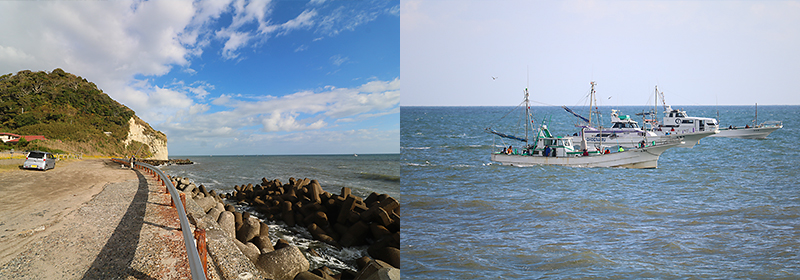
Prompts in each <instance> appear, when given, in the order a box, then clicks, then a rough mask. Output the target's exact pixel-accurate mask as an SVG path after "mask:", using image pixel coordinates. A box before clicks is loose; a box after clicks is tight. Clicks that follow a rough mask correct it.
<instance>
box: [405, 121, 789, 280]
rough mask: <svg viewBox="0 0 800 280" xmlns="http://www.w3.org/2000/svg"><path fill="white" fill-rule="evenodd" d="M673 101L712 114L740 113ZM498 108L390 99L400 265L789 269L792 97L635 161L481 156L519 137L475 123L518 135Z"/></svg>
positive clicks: (517, 275)
mask: <svg viewBox="0 0 800 280" xmlns="http://www.w3.org/2000/svg"><path fill="white" fill-rule="evenodd" d="M674 107H675V108H681V106H674ZM682 108H683V109H685V110H686V111H687V113H688V114H689V115H690V116H698V117H714V118H716V117H717V114H719V119H720V121H721V123H722V125H723V126H726V127H727V126H728V125H738V126H744V125H745V124H749V123H750V121H751V120H752V119H753V115H754V108H753V106H683V107H682ZM512 109H513V107H401V115H400V116H401V121H400V122H401V128H402V129H401V142H400V145H401V156H400V165H401V166H400V169H401V176H402V180H401V188H402V195H403V196H402V198H403V224H402V231H403V241H402V244H401V251H402V264H401V266H402V269H403V279H538V278H555V279H561V278H570V279H573V278H577V279H584V278H601V279H606V278H614V279H640V278H653V279H675V278H679V279H685V278H722V279H730V278H748V279H798V278H800V256H798V252H800V183H798V181H799V180H798V175H800V171H798V167H800V148H798V145H797V139H798V138H800V130H799V129H798V126H799V125H800V106H759V107H758V119H759V122H762V121H766V120H781V121H783V124H784V128H783V129H780V130H778V131H776V132H774V133H772V134H771V135H770V136H769V138H768V139H766V140H747V139H731V138H704V139H702V140H701V141H700V143H699V144H698V145H696V146H695V147H694V148H693V149H684V148H673V149H670V150H667V151H666V152H665V153H664V154H662V156H661V158H660V160H659V162H658V168H657V169H647V170H641V169H618V168H575V167H559V166H533V167H511V166H501V165H497V164H492V163H491V162H490V156H489V155H490V153H491V152H492V151H496V150H499V147H502V146H508V145H515V146H516V145H519V143H520V142H508V140H506V142H502V141H501V140H500V139H499V138H496V137H494V136H492V135H491V134H488V133H486V132H484V129H485V128H486V127H487V126H490V125H491V126H492V127H493V128H495V129H496V130H498V131H506V132H512V133H514V134H517V135H524V131H516V132H515V131H513V130H511V128H512V127H514V126H516V125H517V124H519V123H520V121H519V120H518V119H519V118H518V117H517V116H516V115H514V114H513V113H512V114H510V115H508V116H506V115H507V113H508V112H509V111H511V110H512ZM572 109H575V110H576V111H577V112H579V113H581V112H585V111H588V109H585V108H572ZM615 109H621V111H622V114H629V115H631V116H632V117H634V120H638V119H640V117H635V116H633V114H635V113H637V112H641V111H642V110H646V109H649V107H633V106H631V107H621V108H615ZM660 109H661V108H659V110H660ZM533 110H534V119H535V120H536V123H540V122H541V121H542V119H547V120H548V125H549V128H550V130H551V132H553V133H554V134H556V135H568V134H569V135H571V134H572V133H574V132H577V131H578V130H577V129H576V128H575V126H574V125H575V120H576V119H575V118H574V117H573V116H572V115H570V114H568V113H566V112H565V111H563V110H562V109H561V108H558V107H533ZM610 110H611V108H609V107H600V111H601V112H602V113H603V114H605V115H604V119H605V123H606V124H609V117H608V116H609V115H610ZM504 116H506V117H505V118H504ZM639 122H640V123H641V121H639Z"/></svg>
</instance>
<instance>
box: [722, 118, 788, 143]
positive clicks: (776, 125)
mask: <svg viewBox="0 0 800 280" xmlns="http://www.w3.org/2000/svg"><path fill="white" fill-rule="evenodd" d="M781 128H783V123H782V122H781V121H767V122H763V123H761V124H759V125H756V126H749V125H747V126H745V127H734V126H731V127H728V128H720V129H719V133H718V134H715V135H711V136H709V137H728V138H744V139H767V136H769V134H770V133H773V132H775V131H776V130H778V129H781Z"/></svg>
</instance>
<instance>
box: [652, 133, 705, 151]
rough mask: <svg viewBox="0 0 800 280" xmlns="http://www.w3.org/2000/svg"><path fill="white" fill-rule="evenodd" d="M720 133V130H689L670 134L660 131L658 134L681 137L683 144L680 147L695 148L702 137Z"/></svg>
mask: <svg viewBox="0 0 800 280" xmlns="http://www.w3.org/2000/svg"><path fill="white" fill-rule="evenodd" d="M717 133H719V130H713V131H700V132H687V133H674V132H671V133H670V135H666V133H665V132H662V131H658V132H656V134H658V135H659V136H667V137H676V138H681V139H682V140H683V144H680V145H678V147H680V148H690V149H691V148H694V145H697V143H699V142H700V139H703V138H706V137H709V136H711V135H715V134H717Z"/></svg>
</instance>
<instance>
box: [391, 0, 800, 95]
mask: <svg viewBox="0 0 800 280" xmlns="http://www.w3.org/2000/svg"><path fill="white" fill-rule="evenodd" d="M798 15H800V1H591V0H587V1H570V0H568V1H524V0H515V1H511V0H504V1H482V0H477V1H475V0H473V1H453V0H441V1H419V0H403V1H401V15H400V17H401V19H402V20H401V26H400V33H401V35H400V36H401V38H402V42H401V49H400V55H401V65H402V67H401V75H402V76H403V79H404V83H405V85H404V90H403V99H402V103H401V104H402V105H403V106H415V105H429V106H430V105H438V106H454V105H499V106H514V105H516V104H518V103H519V102H520V101H521V100H522V98H523V94H522V91H523V89H524V88H525V87H526V85H528V84H529V87H530V92H531V98H532V100H535V101H537V102H539V103H535V104H537V105H542V104H544V105H567V106H570V105H583V104H584V101H583V100H585V98H584V97H585V96H586V95H587V94H588V92H589V89H590V82H591V81H596V82H597V86H596V91H597V94H598V101H599V103H600V104H601V105H607V106H626V105H652V104H653V98H652V96H653V92H654V87H655V86H656V85H658V88H659V90H660V91H663V92H664V95H665V98H666V101H667V103H668V104H671V105H716V104H718V105H749V106H752V105H753V104H754V103H758V104H759V105H779V104H793V105H797V104H800V94H797V80H798V77H800V51H798V50H800V16H798ZM492 77H497V79H496V80H493V79H492Z"/></svg>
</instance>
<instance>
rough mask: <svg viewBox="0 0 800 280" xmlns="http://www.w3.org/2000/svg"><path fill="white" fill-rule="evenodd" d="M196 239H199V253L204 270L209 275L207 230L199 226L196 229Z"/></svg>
mask: <svg viewBox="0 0 800 280" xmlns="http://www.w3.org/2000/svg"><path fill="white" fill-rule="evenodd" d="M194 239H195V240H197V253H198V254H199V255H200V262H202V263H203V272H204V273H205V274H206V278H207V277H208V247H207V246H206V230H204V229H202V228H197V229H195V230H194Z"/></svg>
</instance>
